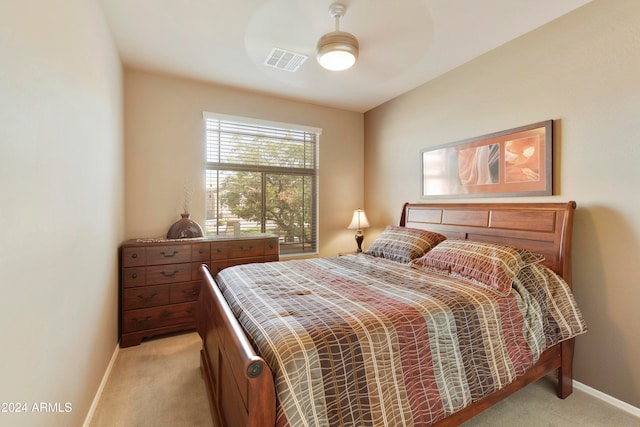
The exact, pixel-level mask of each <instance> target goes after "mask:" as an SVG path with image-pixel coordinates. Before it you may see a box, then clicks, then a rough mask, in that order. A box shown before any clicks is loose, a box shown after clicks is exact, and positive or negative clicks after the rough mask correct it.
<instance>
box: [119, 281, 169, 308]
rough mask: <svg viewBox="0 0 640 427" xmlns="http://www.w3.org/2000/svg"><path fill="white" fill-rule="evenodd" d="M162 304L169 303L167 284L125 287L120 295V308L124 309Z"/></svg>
mask: <svg viewBox="0 0 640 427" xmlns="http://www.w3.org/2000/svg"><path fill="white" fill-rule="evenodd" d="M164 304H169V285H158V286H142V287H139V288H131V289H125V290H124V293H123V296H122V308H123V309H124V310H134V309H136V308H147V307H155V306H158V305H164Z"/></svg>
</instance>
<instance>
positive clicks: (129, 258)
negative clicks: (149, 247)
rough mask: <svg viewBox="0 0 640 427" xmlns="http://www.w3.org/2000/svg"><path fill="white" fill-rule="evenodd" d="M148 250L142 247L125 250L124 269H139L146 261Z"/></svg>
mask: <svg viewBox="0 0 640 427" xmlns="http://www.w3.org/2000/svg"><path fill="white" fill-rule="evenodd" d="M146 253H147V252H146V249H145V248H141V247H135V248H124V249H123V250H122V266H123V267H139V266H141V265H144V263H145V261H146V256H147V255H146Z"/></svg>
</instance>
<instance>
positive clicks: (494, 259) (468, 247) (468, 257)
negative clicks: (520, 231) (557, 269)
mask: <svg viewBox="0 0 640 427" xmlns="http://www.w3.org/2000/svg"><path fill="white" fill-rule="evenodd" d="M542 260H544V257H543V256H542V255H540V254H535V253H533V252H529V251H528V250H526V249H522V248H512V247H510V246H502V245H497V244H493V243H485V242H476V241H472V240H455V239H449V240H445V241H444V242H442V243H440V244H439V245H438V246H436V247H435V248H433V249H432V250H431V251H429V252H427V253H426V254H425V255H424V256H423V257H422V258H418V259H415V260H413V261H412V263H413V264H414V265H416V266H419V267H423V268H425V269H427V270H429V271H435V272H437V273H445V274H451V275H453V276H456V277H461V278H464V279H468V280H470V281H472V282H473V283H475V284H478V285H480V286H483V287H486V288H489V289H491V290H493V291H496V292H497V293H499V294H500V295H503V296H504V295H508V294H509V291H510V290H511V283H513V280H514V279H515V278H516V276H517V275H518V273H519V272H520V270H521V269H522V268H524V267H526V266H527V265H531V264H535V263H537V262H540V261H542Z"/></svg>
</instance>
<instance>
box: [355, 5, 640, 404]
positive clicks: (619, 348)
mask: <svg viewBox="0 0 640 427" xmlns="http://www.w3.org/2000/svg"><path fill="white" fill-rule="evenodd" d="M638 22H640V2H638V1H636V0H626V1H625V0H596V1H594V2H593V3H591V4H589V5H586V6H584V7H583V8H581V9H578V10H577V11H575V12H573V13H571V14H569V15H566V16H565V17H562V18H561V19H559V20H557V21H555V22H553V23H551V24H549V25H547V26H545V27H543V28H541V29H539V30H536V31H534V32H533V33H530V34H528V35H525V36H524V37H521V38H520V39H518V40H516V41H513V42H511V43H509V44H507V45H504V46H502V47H500V48H498V49H496V50H495V51H493V52H490V53H488V54H486V55H484V56H482V57H480V58H479V59H477V60H474V61H472V62H470V63H467V64H466V65H464V66H462V67H460V68H458V69H456V70H454V71H452V72H450V73H448V74H446V75H444V76H441V77H440V78H438V79H436V80H435V81H433V82H430V83H428V84H425V85H424V86H421V87H419V88H417V89H415V90H413V91H411V92H409V93H407V94H405V95H403V96H401V97H399V98H397V99H395V100H393V101H390V102H388V103H386V104H384V105H382V106H380V107H379V108H376V109H374V110H372V111H370V112H368V113H366V114H365V135H366V139H365V164H366V173H365V182H366V186H365V201H366V209H367V213H368V214H369V215H370V219H371V220H372V221H373V222H374V223H375V226H376V228H377V230H378V231H379V230H380V229H381V228H382V227H383V226H384V225H385V224H387V223H391V222H395V221H397V218H398V215H399V211H400V207H401V204H402V203H403V202H405V201H414V202H415V201H420V200H421V199H420V163H419V153H420V150H421V149H423V148H427V147H431V146H435V145H439V144H444V143H448V142H452V141H457V140H461V139H465V138H469V137H473V136H480V135H485V134H488V133H492V132H496V131H500V130H504V129H510V128H513V127H517V126H521V125H526V124H530V123H535V122H539V121H543V120H547V119H554V120H557V122H556V126H555V131H556V150H555V160H556V168H555V174H556V178H557V182H556V185H555V192H556V196H553V197H542V198H515V199H508V200H509V201H529V200H532V201H567V200H576V201H577V203H578V210H577V212H576V216H575V228H574V239H573V243H574V252H573V259H574V268H573V280H574V288H575V294H576V297H577V299H578V302H579V304H580V306H581V307H582V310H583V313H584V316H585V318H586V320H587V322H588V325H589V329H590V331H589V332H588V334H586V335H584V336H581V337H579V338H578V339H577V345H576V357H575V365H574V366H575V377H576V379H577V380H578V381H580V382H582V383H584V384H586V385H588V386H590V387H593V388H595V389H598V390H600V391H602V392H604V393H607V394H609V395H611V396H614V397H616V398H618V399H620V400H622V401H625V402H627V403H629V404H631V405H634V406H636V407H640V364H639V363H638V361H639V360H640V329H639V328H640V286H639V285H640V262H639V260H640V250H639V244H638V242H639V239H640V216H639V215H638V212H640V197H638V196H639V194H638V193H639V190H638V183H639V182H640V171H639V165H640V139H639V138H640V119H639V118H638V116H639V115H640V25H638ZM467 200H468V201H478V199H472V200H469V199H467ZM501 200H504V199H501ZM449 201H450V200H449Z"/></svg>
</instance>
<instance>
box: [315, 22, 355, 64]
mask: <svg viewBox="0 0 640 427" xmlns="http://www.w3.org/2000/svg"><path fill="white" fill-rule="evenodd" d="M358 48H359V46H358V40H357V39H356V38H355V37H354V36H353V35H352V34H349V33H345V32H343V31H334V32H332V33H328V34H325V35H324V36H322V37H321V38H320V41H319V42H318V62H319V63H320V65H322V66H323V67H324V68H326V69H327V70H332V71H342V70H346V69H347V68H351V67H352V66H353V64H355V63H356V59H358Z"/></svg>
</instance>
